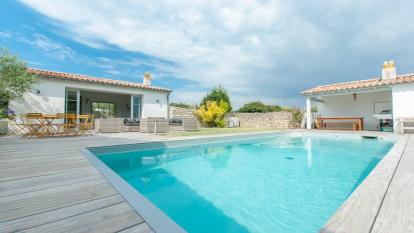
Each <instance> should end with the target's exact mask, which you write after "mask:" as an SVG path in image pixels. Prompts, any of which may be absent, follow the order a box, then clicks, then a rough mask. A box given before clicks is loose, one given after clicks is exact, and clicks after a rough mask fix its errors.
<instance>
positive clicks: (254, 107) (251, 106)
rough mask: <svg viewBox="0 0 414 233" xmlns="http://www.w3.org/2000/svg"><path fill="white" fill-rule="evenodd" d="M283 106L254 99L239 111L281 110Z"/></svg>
mask: <svg viewBox="0 0 414 233" xmlns="http://www.w3.org/2000/svg"><path fill="white" fill-rule="evenodd" d="M282 110H283V108H282V107H280V106H279V105H267V104H264V103H262V102H261V101H254V102H249V103H246V104H244V105H243V106H242V107H241V108H239V110H238V112H280V111H282Z"/></svg>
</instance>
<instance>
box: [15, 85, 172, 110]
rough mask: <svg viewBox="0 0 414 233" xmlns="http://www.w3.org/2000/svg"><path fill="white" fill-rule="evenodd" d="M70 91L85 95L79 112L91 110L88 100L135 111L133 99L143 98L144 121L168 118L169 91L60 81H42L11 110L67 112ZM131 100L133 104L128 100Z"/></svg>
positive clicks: (16, 102) (16, 101)
mask: <svg viewBox="0 0 414 233" xmlns="http://www.w3.org/2000/svg"><path fill="white" fill-rule="evenodd" d="M68 89H70V90H76V91H79V93H80V95H83V94H84V96H82V104H81V105H82V109H81V108H80V107H79V110H78V111H79V113H82V112H85V111H86V110H87V105H85V104H88V103H87V102H86V101H87V99H93V98H95V99H97V100H101V101H111V102H116V103H118V111H125V112H127V111H131V110H130V109H131V108H132V107H131V96H141V100H142V104H141V105H142V106H141V110H142V115H141V117H142V118H147V117H164V118H168V104H169V103H168V95H169V92H166V91H157V90H148V89H142V88H133V87H122V86H115V85H106V84H98V83H90V82H84V81H72V80H64V79H57V78H41V82H40V83H39V84H37V85H35V86H34V87H33V88H32V91H31V92H30V93H27V94H25V95H24V96H23V98H22V99H21V100H15V101H11V102H10V103H9V107H10V108H11V109H13V110H14V111H15V112H16V114H23V113H28V112H40V113H48V114H55V113H64V112H65V96H66V90H68ZM82 93H83V94H82ZM111 94H112V95H111ZM105 98H106V99H105ZM108 98H109V99H108ZM128 98H129V102H128V101H126V100H127V99H128ZM83 101H85V102H83ZM89 101H91V100H89ZM128 108H129V109H128Z"/></svg>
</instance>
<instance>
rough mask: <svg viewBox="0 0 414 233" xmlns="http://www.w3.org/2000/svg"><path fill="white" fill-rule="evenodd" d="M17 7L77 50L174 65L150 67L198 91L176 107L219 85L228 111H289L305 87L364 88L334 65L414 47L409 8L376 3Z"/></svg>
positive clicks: (34, 0) (78, 2)
mask: <svg viewBox="0 0 414 233" xmlns="http://www.w3.org/2000/svg"><path fill="white" fill-rule="evenodd" d="M23 2H24V3H25V4H27V5H29V6H30V7H32V8H33V9H35V10H37V11H39V12H41V13H43V14H44V15H46V16H48V17H50V18H52V19H54V20H56V21H57V22H59V23H60V24H62V25H63V26H62V27H61V28H62V30H64V32H63V34H65V35H66V36H70V37H72V39H75V40H77V41H79V42H81V43H84V44H86V45H89V46H92V47H96V48H97V47H99V46H105V44H110V45H116V46H119V47H120V48H122V49H124V50H128V51H139V52H143V53H145V54H149V55H151V56H154V57H159V58H162V59H166V60H168V61H171V62H173V63H174V64H175V65H174V66H165V65H164V66H162V64H157V65H159V66H162V67H160V69H159V70H162V72H164V73H165V74H172V75H174V76H176V77H178V78H180V79H185V80H191V81H192V82H196V83H197V84H198V85H197V88H198V90H196V91H194V90H193V91H191V90H190V91H185V90H183V89H187V88H188V87H182V88H177V89H176V90H175V91H176V92H178V91H180V93H177V94H176V96H177V98H180V99H177V100H181V101H184V100H187V99H190V98H188V96H191V95H192V94H195V93H194V92H197V93H201V92H203V91H202V90H204V89H206V88H209V87H211V86H213V85H223V86H224V87H226V88H228V89H229V91H230V94H231V96H232V98H233V99H234V100H235V102H236V104H235V105H236V106H237V105H239V104H240V103H242V102H243V101H247V100H256V99H262V100H264V101H267V102H277V101H280V103H281V104H295V105H296V104H297V103H299V101H300V99H299V98H298V97H296V96H298V92H299V91H300V90H302V89H304V88H305V87H310V86H312V85H315V84H320V83H326V82H332V81H336V80H340V81H344V80H352V79H356V78H354V77H355V75H358V76H357V78H360V77H361V76H362V78H367V77H363V75H365V74H367V75H369V74H368V73H367V70H372V68H367V69H366V70H363V68H360V69H354V70H352V69H348V70H346V71H343V70H342V67H341V64H344V63H348V65H349V66H352V65H355V66H357V65H359V64H358V63H359V61H358V60H359V59H361V60H367V59H371V60H374V58H372V57H369V55H366V54H363V53H361V51H381V52H378V53H376V54H375V55H376V56H378V57H375V62H377V60H378V59H380V60H381V59H383V58H382V56H385V55H386V54H387V51H386V50H385V49H384V46H387V45H389V44H390V43H394V45H395V46H398V45H396V44H395V43H396V42H397V41H399V40H403V41H405V40H406V38H411V39H412V36H413V30H414V29H413V26H409V25H414V24H413V23H414V21H413V19H414V16H412V14H411V12H410V9H412V8H410V7H407V6H406V5H405V4H403V3H399V4H393V7H394V11H392V12H393V13H392V14H391V12H390V10H389V4H385V3H382V2H379V3H378V1H375V2H374V1H372V2H360V1H356V0H355V1H335V2H332V3H331V2H326V1H311V2H303V1H280V0H269V1H259V0H257V1H255V0H249V1H238V0H231V1H226V2H221V1H207V0H199V1H194V0H184V1H168V0H164V1H144V0H142V1H132V0H130V1H128V0H125V1H83V0H72V1H66V0H56V1H44V0H23ZM397 11H398V14H397ZM397 15H398V16H397ZM42 42H44V41H42V40H40V41H38V43H40V44H41V43H42ZM356 56H361V57H359V59H355V57H356ZM372 56H373V55H372ZM395 56H398V54H397V55H395ZM405 56H407V55H405ZM396 60H397V59H396ZM397 62H398V60H397ZM370 65H371V64H370ZM379 65H380V64H379ZM108 70H109V71H108V72H112V73H116V72H117V71H115V70H111V69H108ZM371 75H373V74H371ZM161 76H162V75H161ZM333 76H334V77H333ZM197 95H198V94H197Z"/></svg>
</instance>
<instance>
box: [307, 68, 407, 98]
mask: <svg viewBox="0 0 414 233" xmlns="http://www.w3.org/2000/svg"><path fill="white" fill-rule="evenodd" d="M412 82H414V73H413V74H404V75H398V76H397V77H396V78H395V79H385V80H384V79H379V78H373V79H366V80H360V81H353V82H344V83H336V84H330V85H323V86H317V87H314V88H311V89H308V90H306V91H302V92H301V94H302V95H314V94H325V93H326V94H327V93H335V92H340V91H345V90H354V89H369V88H375V87H382V86H390V85H396V84H404V83H412Z"/></svg>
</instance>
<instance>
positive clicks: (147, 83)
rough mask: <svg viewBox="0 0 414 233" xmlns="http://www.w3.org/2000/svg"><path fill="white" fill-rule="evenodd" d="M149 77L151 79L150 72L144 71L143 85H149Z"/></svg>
mask: <svg viewBox="0 0 414 233" xmlns="http://www.w3.org/2000/svg"><path fill="white" fill-rule="evenodd" d="M151 79H152V77H151V73H148V72H147V73H145V74H144V85H145V86H151Z"/></svg>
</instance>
